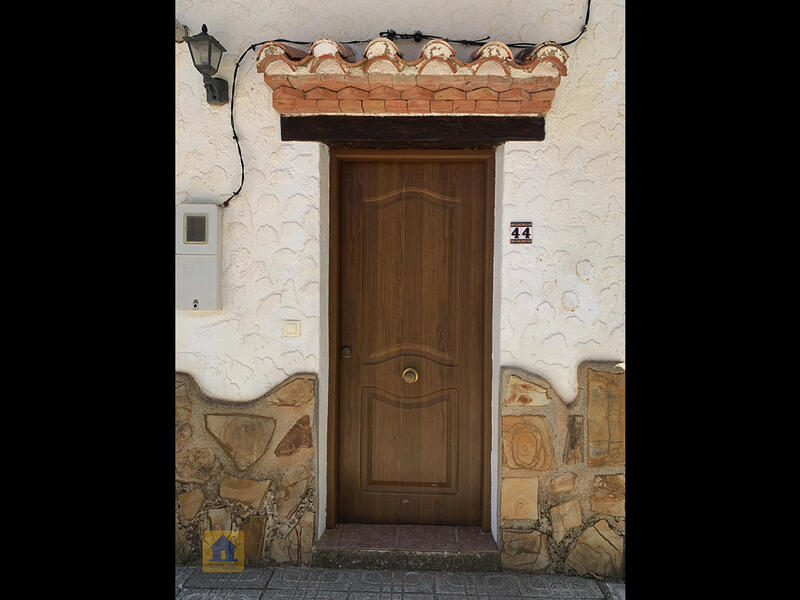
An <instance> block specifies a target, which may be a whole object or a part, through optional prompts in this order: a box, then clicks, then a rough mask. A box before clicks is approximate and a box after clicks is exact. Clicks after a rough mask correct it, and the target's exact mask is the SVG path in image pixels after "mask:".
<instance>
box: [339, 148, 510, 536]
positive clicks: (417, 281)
mask: <svg viewBox="0 0 800 600" xmlns="http://www.w3.org/2000/svg"><path fill="white" fill-rule="evenodd" d="M333 156H334V160H333V161H332V169H336V173H335V176H334V177H332V183H333V184H334V185H335V186H336V189H334V190H332V197H333V196H335V197H336V201H335V202H334V203H332V210H337V211H338V213H337V218H336V219H334V220H333V221H338V226H339V231H338V243H339V247H338V269H339V290H338V293H339V302H338V311H339V322H338V343H339V347H338V356H336V357H335V359H332V360H336V361H337V376H338V385H337V389H338V394H337V403H338V407H337V409H338V419H337V420H338V423H337V438H338V444H337V445H338V456H337V459H338V486H337V487H338V489H337V492H336V493H337V502H336V505H337V520H338V521H339V522H360V523H417V524H439V525H445V524H448V525H459V524H460V525H482V526H483V527H484V529H488V525H489V513H488V511H489V507H488V498H489V493H488V487H489V480H488V479H489V477H488V472H489V471H488V455H489V444H490V440H489V433H488V432H489V431H490V430H489V418H488V414H489V395H490V394H489V389H490V354H489V350H490V343H489V340H490V339H491V334H490V323H491V319H490V311H491V265H492V259H491V257H492V241H491V240H492V220H493V219H492V215H493V186H494V182H493V179H494V173H493V153H492V152H491V151H472V152H466V151H465V152H444V151H418V152H414V153H411V152H407V151H405V152H403V151H383V152H380V153H379V152H377V151H373V152H368V151H367V152H362V151H347V152H345V151H341V152H338V153H337V152H334V153H333ZM335 237H337V236H334V238H335Z"/></svg>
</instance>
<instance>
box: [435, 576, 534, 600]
mask: <svg viewBox="0 0 800 600" xmlns="http://www.w3.org/2000/svg"><path fill="white" fill-rule="evenodd" d="M436 593H437V594H464V595H468V596H489V597H492V598H494V597H495V596H500V595H504V596H512V597H515V598H519V593H520V591H519V585H518V580H517V577H516V576H515V575H513V574H509V573H440V574H438V575H436Z"/></svg>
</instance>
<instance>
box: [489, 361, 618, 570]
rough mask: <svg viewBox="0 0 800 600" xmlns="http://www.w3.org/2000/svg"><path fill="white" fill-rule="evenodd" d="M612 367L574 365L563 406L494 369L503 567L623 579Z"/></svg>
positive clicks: (520, 375) (525, 377) (534, 385)
mask: <svg viewBox="0 0 800 600" xmlns="http://www.w3.org/2000/svg"><path fill="white" fill-rule="evenodd" d="M615 365H616V363H608V362H585V363H582V364H581V365H580V366H579V368H578V381H579V388H578V390H579V391H578V396H577V398H576V399H575V400H574V401H572V402H570V403H567V402H565V401H564V400H563V399H562V398H560V397H559V395H558V394H557V393H556V392H555V390H554V389H553V387H552V386H551V385H550V384H549V383H548V382H547V380H545V379H543V378H542V377H539V376H538V375H535V374H533V373H529V372H527V371H524V370H521V369H514V368H503V369H501V390H502V397H501V399H500V402H501V405H500V409H501V427H500V446H501V461H502V462H501V465H500V521H499V534H500V535H499V537H500V539H499V540H498V545H499V546H500V549H501V563H502V566H503V568H507V569H514V570H522V571H532V572H549V573H554V572H555V573H568V574H576V573H577V574H579V575H585V574H587V573H595V574H597V575H601V576H605V577H611V578H624V569H625V564H624V548H623V547H624V540H625V372H624V369H623V368H622V367H617V366H615Z"/></svg>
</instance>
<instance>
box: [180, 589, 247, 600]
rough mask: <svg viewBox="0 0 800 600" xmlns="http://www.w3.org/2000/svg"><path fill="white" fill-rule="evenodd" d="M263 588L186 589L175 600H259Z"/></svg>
mask: <svg viewBox="0 0 800 600" xmlns="http://www.w3.org/2000/svg"><path fill="white" fill-rule="evenodd" d="M260 598H261V590H204V589H185V590H183V591H182V592H181V593H180V594H178V595H177V596H176V597H175V600H259V599H260Z"/></svg>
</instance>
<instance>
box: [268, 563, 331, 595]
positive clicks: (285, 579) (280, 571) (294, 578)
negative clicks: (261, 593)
mask: <svg viewBox="0 0 800 600" xmlns="http://www.w3.org/2000/svg"><path fill="white" fill-rule="evenodd" d="M322 573H323V569H304V568H302V567H281V568H276V569H274V572H273V574H272V577H270V580H269V583H267V589H268V590H270V589H282V590H307V589H313V590H316V589H317V585H318V583H319V579H320V577H321V575H322Z"/></svg>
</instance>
